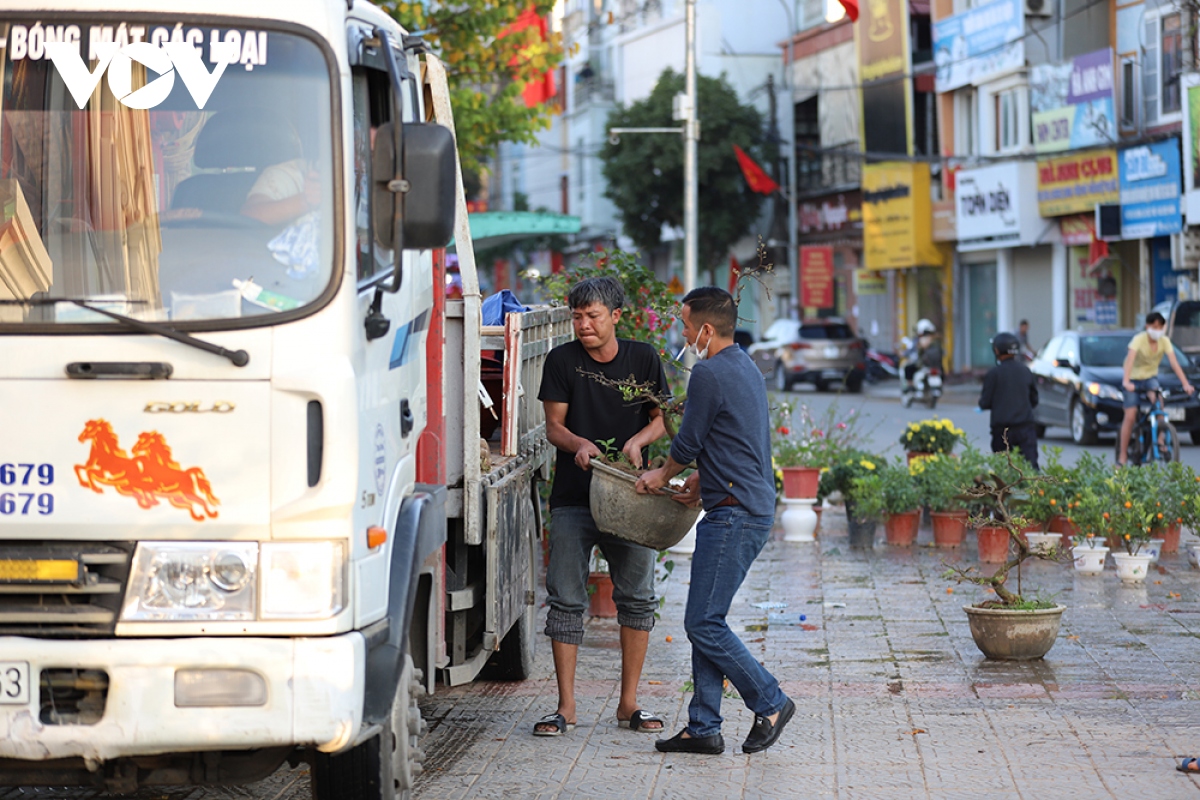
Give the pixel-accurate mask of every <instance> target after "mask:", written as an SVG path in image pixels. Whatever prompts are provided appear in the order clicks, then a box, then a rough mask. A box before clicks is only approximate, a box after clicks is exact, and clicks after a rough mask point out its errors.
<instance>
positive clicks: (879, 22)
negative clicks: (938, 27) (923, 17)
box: [854, 0, 913, 155]
mask: <svg viewBox="0 0 1200 800" xmlns="http://www.w3.org/2000/svg"><path fill="white" fill-rule="evenodd" d="M859 10H860V12H861V14H862V16H861V17H860V18H859V20H858V23H857V24H856V25H855V26H854V42H855V50H856V51H857V53H858V74H859V79H860V80H861V81H862V88H861V90H860V92H859V99H860V102H861V103H862V106H861V108H862V114H861V115H860V137H859V139H860V141H862V143H863V149H864V150H867V151H868V152H878V153H897V154H900V155H909V154H911V153H912V139H913V134H912V128H913V125H912V96H911V91H910V89H909V86H910V83H909V81H908V75H909V74H910V73H911V72H912V48H911V47H910V46H909V41H908V26H909V16H908V11H909V9H908V2H907V0H871V1H870V2H868V3H862V4H861V5H860V6H859Z"/></svg>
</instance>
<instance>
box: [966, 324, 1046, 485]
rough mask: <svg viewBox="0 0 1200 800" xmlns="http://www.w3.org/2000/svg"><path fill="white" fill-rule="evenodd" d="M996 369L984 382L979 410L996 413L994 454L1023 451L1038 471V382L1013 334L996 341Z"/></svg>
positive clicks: (1001, 335) (1023, 454) (1002, 336)
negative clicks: (1035, 417) (1019, 356)
mask: <svg viewBox="0 0 1200 800" xmlns="http://www.w3.org/2000/svg"><path fill="white" fill-rule="evenodd" d="M992 353H994V354H995V356H996V366H994V367H992V368H991V369H990V370H988V373H987V375H985V376H984V378H983V391H982V392H980V394H979V407H980V408H981V409H983V410H985V411H986V410H988V409H991V412H992V452H993V453H1003V452H1005V451H1006V450H1010V449H1011V450H1019V451H1020V453H1021V455H1022V456H1024V457H1025V460H1026V461H1028V462H1029V464H1030V466H1032V467H1033V468H1034V469H1037V468H1038V442H1037V438H1038V437H1037V425H1036V424H1035V423H1034V421H1033V409H1034V408H1035V407H1036V406H1037V404H1038V391H1037V382H1036V381H1035V380H1034V378H1033V373H1032V372H1030V371H1029V367H1027V366H1025V362H1024V361H1021V360H1020V359H1018V358H1017V356H1018V355H1020V354H1021V341H1020V339H1018V338H1017V337H1016V336H1014V335H1013V334H1011V333H1007V332H1004V333H997V334H996V335H995V336H994V337H992Z"/></svg>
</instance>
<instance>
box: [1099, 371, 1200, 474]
mask: <svg viewBox="0 0 1200 800" xmlns="http://www.w3.org/2000/svg"><path fill="white" fill-rule="evenodd" d="M1154 395H1155V396H1154V400H1153V401H1151V400H1150V398H1149V396H1148V393H1147V392H1138V401H1139V402H1138V414H1137V417H1136V418H1135V419H1134V422H1133V430H1132V431H1130V434H1129V447H1128V448H1126V450H1125V456H1126V463H1127V464H1129V465H1130V466H1135V465H1141V464H1149V463H1150V462H1152V461H1164V462H1166V461H1178V460H1179V432H1178V431H1176V430H1175V426H1174V425H1172V424H1171V421H1170V419H1169V418H1168V416H1167V410H1166V408H1164V407H1163V398H1164V396H1166V397H1167V400H1166V402H1168V403H1171V402H1176V401H1174V399H1173V398H1171V397H1170V396H1169V394H1168V392H1167V391H1166V390H1163V389H1159V390H1157V391H1155V393H1154ZM1185 399H1187V395H1186V394H1181V395H1180V396H1179V400H1178V401H1177V402H1182V401H1183V400H1185ZM1116 457H1117V461H1118V463H1119V462H1120V460H1121V437H1120V435H1119V434H1118V435H1117V445H1116Z"/></svg>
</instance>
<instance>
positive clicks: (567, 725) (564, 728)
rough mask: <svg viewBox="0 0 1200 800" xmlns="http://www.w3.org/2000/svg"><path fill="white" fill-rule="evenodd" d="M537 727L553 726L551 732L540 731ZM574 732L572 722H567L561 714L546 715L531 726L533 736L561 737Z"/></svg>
mask: <svg viewBox="0 0 1200 800" xmlns="http://www.w3.org/2000/svg"><path fill="white" fill-rule="evenodd" d="M539 725H553V726H554V728H553V730H546V731H540V730H538V726H539ZM573 730H575V723H574V722H567V718H566V717H564V716H563V715H562V714H547V715H546V716H544V717H542V718H541V719H539V720H538V721H537V722H535V723H534V725H533V735H534V736H562V735H563V734H564V733H570V732H571V731H573Z"/></svg>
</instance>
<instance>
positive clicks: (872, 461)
mask: <svg viewBox="0 0 1200 800" xmlns="http://www.w3.org/2000/svg"><path fill="white" fill-rule="evenodd" d="M883 463H884V461H883V460H882V459H880V458H879V457H877V456H873V455H871V454H870V453H867V452H864V451H862V450H848V451H846V452H845V453H843V454H842V456H841V458H839V459H838V460H837V461H836V462H835V463H834V464H832V465H831V466H830V467H829V469H827V470H825V471H824V472H822V473H821V486H820V489H819V490H818V491H817V494H818V495H819V496H820V497H822V498H824V497H828V496H829V495H831V494H833V493H834V492H840V493H841V495H842V499H843V500H845V501H846V502H847V503H849V504H853V503H854V501H855V498H856V496H857V494H856V489H862V488H864V484H861V483H856V481H857V479H858V478H863V477H866V476H868V475H874V474H875V473H876V471H877V470H878V469H879V467H880V466H882V465H883Z"/></svg>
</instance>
